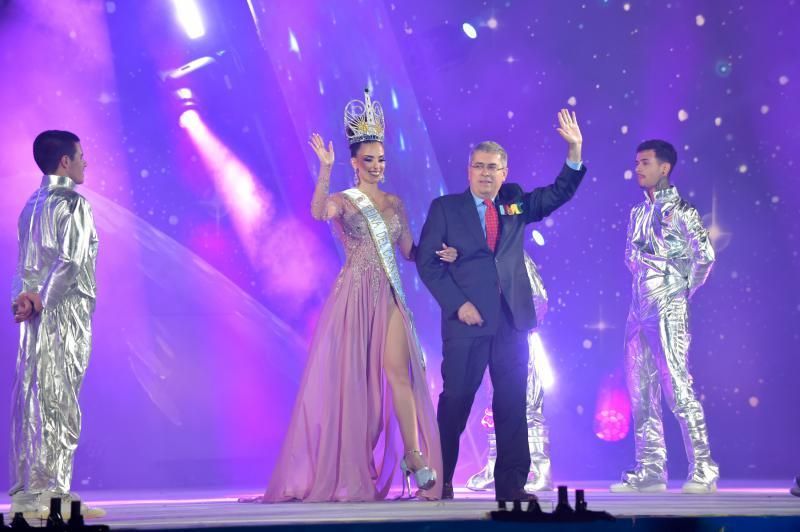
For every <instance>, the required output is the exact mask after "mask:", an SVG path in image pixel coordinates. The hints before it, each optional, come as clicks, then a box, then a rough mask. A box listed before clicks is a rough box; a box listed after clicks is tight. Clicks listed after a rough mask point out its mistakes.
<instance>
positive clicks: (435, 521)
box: [0, 482, 800, 532]
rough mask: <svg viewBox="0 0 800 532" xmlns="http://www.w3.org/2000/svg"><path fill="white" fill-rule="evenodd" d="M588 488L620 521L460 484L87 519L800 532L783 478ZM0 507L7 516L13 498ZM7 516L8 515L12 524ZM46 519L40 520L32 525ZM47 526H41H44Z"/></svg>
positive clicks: (148, 507) (551, 495)
mask: <svg viewBox="0 0 800 532" xmlns="http://www.w3.org/2000/svg"><path fill="white" fill-rule="evenodd" d="M567 485H569V487H570V504H574V493H573V492H572V489H573V488H583V489H585V490H586V500H587V502H588V503H589V509H590V510H604V511H606V512H609V513H610V514H612V515H613V516H615V517H616V518H617V521H614V522H595V523H573V524H528V523H499V522H494V521H491V520H489V518H488V512H490V511H492V510H495V509H496V503H495V502H494V501H493V500H492V498H491V496H490V495H488V494H477V493H473V492H470V491H468V490H459V489H457V490H456V499H455V500H452V501H445V502H422V501H384V502H370V503H284V504H252V503H251V504H243V503H237V502H236V499H237V498H238V497H239V496H242V495H253V494H255V493H256V491H255V490H252V489H249V490H241V491H236V490H147V491H124V492H123V491H103V492H99V491H97V492H94V491H93V492H85V493H83V494H82V495H83V498H84V500H86V501H88V502H89V503H90V505H93V506H99V507H101V508H104V509H105V510H106V511H107V515H106V517H104V518H102V519H92V520H91V521H90V522H89V523H88V524H106V525H109V526H110V527H111V529H112V530H123V529H139V530H204V531H207V532H208V531H210V530H214V529H218V530H221V529H225V530H227V531H229V532H232V530H234V529H242V530H244V529H250V530H252V529H254V528H269V529H270V530H294V531H300V530H315V531H323V530H324V531H326V532H327V531H331V532H333V531H335V530H359V531H366V530H375V529H377V528H378V527H379V528H380V530H383V531H386V532H422V531H428V532H438V531H444V530H459V531H460V532H472V531H480V530H522V529H523V528H526V529H527V528H530V527H531V526H537V527H545V528H549V529H558V530H608V531H612V530H613V531H616V530H637V531H648V530H656V531H662V530H664V531H666V530H703V531H706V530H707V531H712V530H713V531H723V530H724V531H726V532H728V531H731V530H779V531H783V530H797V531H800V497H793V496H792V495H790V494H789V491H788V482H787V483H786V485H785V486H783V485H780V484H778V483H772V484H763V483H762V484H758V485H754V484H753V483H750V484H747V483H723V484H721V486H720V490H719V491H718V492H717V493H716V494H713V495H684V494H682V493H680V491H679V489H678V488H679V484H676V485H675V486H672V485H670V488H671V489H670V490H669V491H668V492H667V493H662V494H641V495H639V494H636V495H630V494H614V493H609V492H608V491H607V489H606V488H605V487H606V486H607V485H608V483H606V482H602V483H600V482H570V483H567ZM539 498H540V503H541V506H542V509H543V510H544V511H545V512H550V511H552V509H553V508H554V506H555V502H556V493H555V492H546V493H541V494H539ZM0 512H2V513H4V514H7V512H8V499H7V498H4V499H2V503H1V504H0ZM7 522H8V521H7ZM31 524H32V525H38V524H39V523H34V522H32V523H31ZM42 525H43V523H42Z"/></svg>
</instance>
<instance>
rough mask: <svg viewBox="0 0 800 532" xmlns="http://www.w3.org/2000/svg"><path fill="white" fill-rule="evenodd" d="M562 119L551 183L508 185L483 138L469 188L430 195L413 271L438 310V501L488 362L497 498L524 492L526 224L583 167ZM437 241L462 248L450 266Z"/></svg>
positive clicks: (573, 185)
mask: <svg viewBox="0 0 800 532" xmlns="http://www.w3.org/2000/svg"><path fill="white" fill-rule="evenodd" d="M558 120H559V126H560V127H559V128H558V129H557V131H558V133H559V134H560V135H561V136H562V137H563V138H564V140H565V141H566V142H567V143H568V145H569V151H568V154H567V161H566V164H565V165H564V167H563V168H562V170H561V173H560V174H559V175H558V177H557V178H556V180H555V183H553V184H552V185H549V186H546V187H540V188H536V189H534V190H533V191H532V192H523V190H522V187H520V186H519V185H517V184H513V183H507V184H504V182H505V180H506V177H507V176H508V164H507V163H508V156H507V154H506V152H505V150H504V149H503V148H502V147H501V146H500V145H499V144H497V143H495V142H482V143H480V144H478V145H477V146H475V148H474V149H473V150H472V154H471V155H470V161H469V168H468V173H469V188H468V189H467V190H466V191H465V192H463V193H461V194H448V195H446V196H442V197H440V198H437V199H435V200H434V201H433V203H432V204H431V208H430V211H429V212H428V217H427V219H426V221H425V226H424V227H423V228H422V236H421V237H420V242H419V249H418V252H417V270H418V271H419V275H420V278H422V281H423V282H424V283H425V285H426V286H427V287H428V289H429V290H430V291H431V293H432V294H433V297H434V298H435V299H436V301H437V302H438V303H439V306H441V308H442V342H443V346H442V348H443V361H442V379H443V387H442V388H443V389H442V393H441V394H440V395H439V407H438V411H437V419H438V422H439V432H440V435H441V442H442V458H443V462H444V464H443V469H444V470H443V471H442V475H443V479H442V481H443V482H444V485H443V488H444V491H443V494H442V497H443V498H452V497H453V484H452V481H453V472H454V471H455V467H456V461H457V460H458V446H459V439H460V437H461V433H462V432H463V431H464V428H465V426H466V424H467V418H468V417H469V412H470V409H471V408H472V402H473V400H474V398H475V392H476V391H477V390H478V387H479V386H480V384H481V380H482V379H483V373H484V371H486V366H487V365H488V366H489V374H490V376H491V379H492V384H493V386H494V398H493V401H492V409H493V411H494V423H495V430H496V433H497V462H496V464H495V495H496V498H497V499H498V500H508V501H511V500H521V499H527V498H528V496H527V495H526V494H525V491H524V489H523V486H524V485H525V481H526V479H527V475H528V469H529V468H530V455H529V453H528V439H527V424H526V420H525V390H526V385H527V382H526V379H527V368H528V331H529V330H530V329H532V328H533V327H535V326H536V312H535V311H534V308H533V300H532V293H531V286H530V282H529V280H528V274H527V270H526V269H525V261H524V259H523V240H524V235H525V228H526V226H527V225H528V224H529V223H531V222H537V221H539V220H542V219H543V218H544V217H546V216H548V215H549V214H550V213H552V212H553V211H555V210H556V209H557V208H559V207H560V206H561V205H563V204H564V203H566V202H567V201H568V200H569V199H570V198H571V197H572V196H573V194H574V193H575V190H576V189H577V188H578V185H579V184H580V182H581V179H583V176H584V174H585V173H586V168H585V167H584V166H583V165H582V163H581V145H582V142H583V138H582V137H581V131H580V128H579V127H578V122H577V119H576V117H575V114H574V113H572V114H571V115H570V113H569V112H568V111H567V110H565V109H562V110H561V112H560V113H559V114H558ZM443 243H447V245H449V246H452V247H454V248H456V249H458V259H457V260H456V262H455V263H453V264H444V263H442V262H441V261H440V260H439V259H438V257H437V256H436V254H435V252H436V251H438V250H440V249H441V248H442V244H443Z"/></svg>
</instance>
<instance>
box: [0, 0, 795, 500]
mask: <svg viewBox="0 0 800 532" xmlns="http://www.w3.org/2000/svg"><path fill="white" fill-rule="evenodd" d="M798 23H800V2H797V1H796V0H776V1H771V2H762V1H756V0H739V1H735V2H717V1H710V0H709V1H701V2H686V1H681V0H673V1H672V2H658V1H654V0H630V1H628V2H622V1H618V0H606V1H602V0H583V1H574V2H573V1H564V0H548V1H543V0H536V1H534V0H531V1H521V0H511V1H509V0H500V1H495V0H486V1H462V0H447V1H430V0H427V1H421V0H402V1H399V0H395V1H389V0H386V1H377V0H360V1H358V0H341V1H338V0H337V1H316V2H315V1H306V0H293V1H284V0H216V1H211V0H209V1H202V0H197V1H196V2H193V1H189V0H186V1H179V0H174V1H168V0H150V1H147V2H122V1H101V0H95V1H89V0H81V1H78V0H71V1H67V0H65V1H59V2H53V1H48V0H25V1H22V0H3V1H0V49H2V50H3V52H2V54H0V69H2V70H1V72H2V79H3V83H2V84H0V102H2V109H3V119H4V120H3V127H2V128H0V142H2V145H3V146H4V150H3V152H4V156H6V157H7V159H6V163H4V167H5V170H4V171H3V173H2V176H0V180H2V181H1V182H2V188H3V191H4V193H3V195H2V198H0V208H1V209H2V213H3V214H2V216H0V253H1V255H0V256H2V258H3V260H2V261H0V280H4V282H7V283H8V284H9V285H10V280H11V276H12V272H13V269H14V266H15V260H16V229H15V228H16V219H17V214H18V213H19V210H20V208H21V207H22V205H23V203H24V201H25V200H26V198H27V197H28V196H29V194H30V193H31V192H32V191H33V190H34V189H35V187H36V186H38V182H39V178H40V175H39V172H38V170H37V168H36V166H35V165H34V162H33V158H32V155H31V144H32V141H33V138H34V137H35V135H36V134H37V133H38V132H40V131H41V130H44V129H68V130H72V131H74V132H76V133H77V134H78V135H79V136H80V137H81V139H82V144H83V147H84V150H85V153H86V157H87V159H88V161H89V167H88V169H87V183H86V185H85V186H84V187H83V189H82V190H83V191H84V192H85V194H86V195H87V196H88V198H89V199H90V200H91V203H92V205H93V207H94V210H95V213H96V217H97V225H98V230H99V233H100V239H101V249H100V257H99V279H98V284H99V299H98V304H97V313H96V315H95V321H94V327H95V341H94V349H93V354H92V360H91V363H90V366H89V371H88V375H87V377H86V380H85V385H84V388H83V392H82V396H81V400H82V404H83V408H84V430H83V434H82V439H81V445H80V447H79V449H78V452H77V458H76V467H75V478H74V483H73V484H74V487H75V489H77V490H80V489H81V488H84V489H102V488H112V487H114V488H121V487H137V486H142V487H144V486H147V487H172V486H181V487H201V486H220V487H234V486H250V487H255V486H263V485H265V484H266V482H267V479H268V478H269V473H270V471H271V470H272V467H273V465H274V460H275V456H276V454H277V452H278V448H279V446H280V443H281V440H282V437H283V433H284V430H285V427H286V425H287V423H288V417H289V412H290V410H291V407H292V404H293V402H294V399H295V394H296V391H297V383H298V380H299V377H300V374H301V372H302V369H303V365H304V361H305V356H306V355H305V350H306V346H307V344H308V341H309V338H310V335H311V332H312V330H313V327H314V323H315V321H316V318H317V315H318V312H319V310H320V308H321V305H322V303H323V301H324V298H325V297H326V296H327V293H328V290H329V288H330V287H331V284H332V281H333V279H334V278H335V276H336V274H337V272H338V270H339V268H340V266H341V261H342V254H341V250H339V249H338V248H337V245H336V243H335V241H334V239H333V237H332V235H331V232H330V231H329V228H328V226H327V225H325V224H323V223H319V222H315V221H314V220H312V218H311V216H310V213H309V205H310V199H311V193H312V190H313V186H314V176H315V175H316V170H317V164H316V158H315V156H314V155H313V153H312V152H311V150H310V149H309V148H308V146H307V139H308V137H309V134H310V133H311V132H313V131H318V132H320V133H321V134H322V135H323V137H325V138H326V139H333V141H334V146H335V150H336V155H337V161H336V164H335V167H334V177H333V187H334V189H341V188H345V187H347V186H348V184H349V183H351V179H352V170H351V169H350V164H349V157H348V152H347V145H346V141H345V138H344V135H343V131H342V130H343V127H342V111H343V108H344V106H345V104H346V103H347V101H348V100H350V99H352V98H360V97H361V96H362V93H363V89H364V87H370V88H371V89H372V90H373V96H374V98H375V99H377V100H379V101H380V102H381V103H382V104H383V106H384V109H385V111H386V122H387V141H386V153H387V161H388V162H387V180H386V189H387V190H389V191H391V192H395V193H398V194H399V195H400V196H401V197H402V198H403V199H404V200H405V202H406V204H407V207H408V211H409V216H410V219H411V225H412V229H413V231H414V234H415V236H418V235H419V231H420V229H421V226H422V222H423V219H424V216H425V213H426V212H427V208H428V205H429V203H430V201H431V200H432V199H433V198H435V197H437V196H439V195H440V194H443V193H450V192H460V191H463V190H464V189H465V188H466V186H467V180H466V169H467V156H468V153H469V150H470V147H471V146H472V145H474V144H475V143H477V142H479V141H482V140H486V139H492V140H496V141H498V142H500V143H501V144H502V145H504V146H505V147H506V149H507V150H508V152H509V157H510V159H509V166H510V175H509V179H510V180H512V181H516V182H519V183H521V184H522V185H523V186H524V187H525V188H532V187H534V186H537V185H543V184H547V183H548V182H550V181H551V180H552V179H553V178H554V177H555V175H556V173H557V171H558V169H559V168H560V166H561V164H562V163H563V161H564V157H565V155H566V147H565V145H564V143H563V141H562V140H561V138H560V137H559V136H558V134H557V133H556V131H555V124H556V112H557V111H558V109H560V108H562V107H566V108H569V109H573V110H575V112H576V113H577V115H578V119H579V121H580V123H581V126H582V130H583V133H584V139H585V144H584V157H585V163H586V165H587V166H588V168H589V171H588V174H587V177H586V179H585V181H584V184H583V185H582V187H581V188H580V190H579V191H578V193H577V196H576V197H575V198H574V200H573V201H572V202H570V203H569V204H568V205H567V206H566V207H564V208H563V209H561V210H560V211H558V212H557V213H555V214H554V215H553V216H552V217H550V218H548V219H546V220H544V221H543V222H542V223H540V224H536V225H534V226H531V227H530V239H529V241H528V243H527V244H526V247H527V250H528V251H529V252H530V253H531V255H532V256H533V257H534V259H535V260H536V261H537V262H538V263H539V265H540V267H541V271H542V275H543V278H544V281H545V283H546V287H547V290H548V292H549V294H550V298H551V302H550V303H551V305H550V307H551V310H550V313H549V315H548V316H547V318H546V320H545V321H544V323H543V324H542V325H541V327H540V330H539V333H540V337H541V340H542V346H543V348H544V349H543V352H544V353H546V356H547V359H548V360H549V365H550V367H551V368H552V373H553V379H552V383H551V384H550V385H549V389H548V391H547V396H546V403H545V405H546V407H545V413H546V415H547V418H548V421H549V423H550V426H551V434H552V450H553V468H554V473H555V477H556V479H613V478H616V477H617V476H618V474H619V472H620V471H621V470H622V469H623V468H624V467H626V466H627V465H629V464H630V463H631V462H632V460H633V444H632V440H631V434H630V426H629V425H630V423H629V419H628V417H629V405H628V402H627V395H626V393H625V389H624V382H623V379H622V373H621V370H622V363H623V351H622V343H623V330H624V324H625V318H626V314H627V307H628V304H629V292H630V286H629V285H630V278H629V274H628V272H627V270H626V268H625V266H624V265H623V261H622V255H623V247H624V243H625V229H626V224H627V220H628V212H629V210H630V208H631V206H632V205H634V204H635V203H636V202H638V201H640V200H641V199H642V194H641V192H640V191H639V189H638V186H637V184H636V180H635V179H632V178H633V177H634V176H633V174H632V162H633V158H634V155H635V153H634V151H635V147H636V145H637V144H638V143H639V142H640V141H642V140H645V139H648V138H653V137H661V138H665V139H667V140H670V141H672V142H673V143H674V144H675V146H676V147H677V149H678V152H679V163H678V165H677V168H676V169H675V172H674V174H673V176H674V179H673V181H674V183H675V184H676V185H677V187H678V188H679V190H680V191H681V193H682V194H683V195H684V196H685V197H686V198H688V199H689V200H690V201H691V202H692V203H694V204H695V205H696V206H697V208H698V210H699V211H700V213H701V214H702V215H703V216H704V220H705V222H706V224H707V226H708V227H709V228H710V230H711V232H712V236H713V238H714V241H715V244H716V248H717V251H718V254H717V257H718V262H717V265H716V267H715V269H714V271H713V273H712V275H711V279H710V281H709V283H708V285H707V286H706V287H704V288H702V289H701V290H700V291H699V292H698V294H697V296H696V297H695V298H694V300H693V302H692V316H691V322H692V327H693V346H692V352H691V361H692V367H693V372H694V376H695V380H696V386H697V389H698V391H699V393H700V394H701V397H702V400H703V404H704V406H705V409H706V413H707V418H708V423H709V428H710V436H711V443H712V449H713V451H714V454H715V458H716V459H717V460H718V461H719V463H720V466H721V470H722V475H723V478H728V479H734V478H735V479H773V478H787V479H788V478H789V477H790V476H791V475H793V474H795V473H797V471H800V456H799V455H798V454H799V453H798V448H800V421H798V415H797V413H796V412H795V408H796V405H797V401H798V399H797V398H798V394H797V382H798V378H800V333H799V332H798V330H799V327H798V323H800V275H798V273H799V272H800V257H798V254H799V253H800V224H799V223H798V218H799V217H800V185H798V180H797V174H798V172H800V159H798V153H800V127H798V122H800V90H798V87H800V61H798V57H800V40H798V39H797V36H796V30H797V26H798ZM403 267H404V271H403V276H404V280H405V284H406V290H407V292H408V293H409V294H410V300H411V306H412V308H413V310H414V315H415V318H416V323H417V325H418V328H419V331H420V335H421V341H422V344H423V346H424V347H425V350H426V351H427V355H428V359H429V376H428V377H429V380H430V384H431V393H433V394H437V393H438V390H439V388H440V378H439V374H438V368H439V362H440V354H439V352H440V347H441V342H440V339H439V318H438V308H437V307H436V305H435V303H434V301H433V300H432V298H431V297H430V296H429V294H428V293H427V291H426V289H425V288H424V286H422V284H421V283H420V281H419V279H418V278H417V276H416V272H415V270H414V268H412V267H409V265H408V264H405V265H403ZM17 334H18V331H17V328H16V327H15V326H14V324H13V323H12V322H11V318H10V315H8V316H7V319H5V320H3V321H2V323H0V345H2V346H3V347H2V353H3V356H2V357H0V393H2V394H6V396H7V397H8V396H10V393H11V385H12V380H13V373H14V364H15V357H16V347H15V346H16V342H17ZM6 404H7V403H6ZM485 404H486V395H485V394H483V393H480V394H479V397H478V400H477V401H476V404H475V408H474V410H473V417H472V419H471V420H470V425H469V430H468V432H467V433H466V434H465V435H464V439H463V444H462V455H461V460H460V462H459V467H458V470H457V473H456V475H457V478H456V480H457V481H464V480H466V478H467V477H468V476H469V475H470V474H471V473H473V472H474V471H476V470H477V469H479V468H480V466H481V465H482V462H483V460H484V457H485V453H486V443H485V441H486V438H485V435H484V433H483V429H482V427H481V425H480V421H481V416H482V411H483V408H484V406H485ZM665 423H666V432H667V444H668V447H669V451H670V463H669V464H670V465H669V469H670V474H671V476H672V477H673V478H680V477H683V476H684V475H685V473H686V458H685V456H684V452H683V450H682V443H681V439H680V434H679V431H678V428H677V424H676V423H675V421H674V419H673V418H672V417H671V416H670V415H669V414H668V412H667V413H666V415H665ZM8 425H9V419H8V408H4V409H0V426H2V427H7V426H8ZM4 430H5V429H4ZM2 434H6V433H5V432H3V431H0V435H2ZM7 454H8V437H7V436H3V437H0V455H2V456H7ZM0 473H2V478H6V477H7V475H6V473H7V464H6V461H5V460H0Z"/></svg>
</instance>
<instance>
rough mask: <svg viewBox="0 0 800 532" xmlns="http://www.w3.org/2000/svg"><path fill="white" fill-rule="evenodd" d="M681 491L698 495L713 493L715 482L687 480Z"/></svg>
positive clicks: (715, 487)
mask: <svg viewBox="0 0 800 532" xmlns="http://www.w3.org/2000/svg"><path fill="white" fill-rule="evenodd" d="M681 491H682V492H684V493H691V494H693V495H700V494H703V493H715V492H716V491H717V483H716V482H712V483H711V484H703V483H702V482H694V481H693V480H689V481H687V482H684V484H683V487H682V488H681Z"/></svg>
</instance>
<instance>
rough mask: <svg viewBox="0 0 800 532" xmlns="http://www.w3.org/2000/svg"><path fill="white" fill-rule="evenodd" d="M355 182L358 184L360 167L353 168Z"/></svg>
mask: <svg viewBox="0 0 800 532" xmlns="http://www.w3.org/2000/svg"><path fill="white" fill-rule="evenodd" d="M353 184H354V185H355V186H358V169H357V168H356V169H354V170H353Z"/></svg>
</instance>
